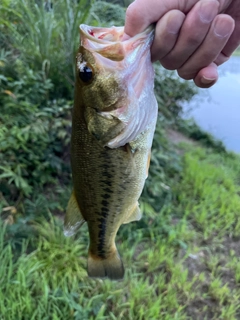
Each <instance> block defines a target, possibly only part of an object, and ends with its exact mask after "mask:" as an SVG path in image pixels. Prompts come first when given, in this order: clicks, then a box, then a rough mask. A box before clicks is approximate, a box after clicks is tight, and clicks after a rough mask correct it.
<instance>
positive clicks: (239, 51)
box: [233, 47, 240, 56]
mask: <svg viewBox="0 0 240 320" xmlns="http://www.w3.org/2000/svg"><path fill="white" fill-rule="evenodd" d="M233 55H234V56H240V47H238V48H237V49H236V50H235V51H234V52H233Z"/></svg>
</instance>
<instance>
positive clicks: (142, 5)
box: [124, 0, 199, 37]
mask: <svg viewBox="0 0 240 320" xmlns="http://www.w3.org/2000/svg"><path fill="white" fill-rule="evenodd" d="M198 1H199V0H182V1H178V0H148V1H146V0H135V1H134V2H133V3H132V4H130V6H129V7H128V8H127V11H126V21H125V28H124V33H125V34H127V35H128V36H130V37H133V36H135V35H136V34H138V33H140V32H142V31H144V30H145V29H146V28H147V27H148V26H149V25H150V24H152V23H154V22H157V21H158V20H159V19H160V18H161V17H162V16H163V15H164V14H165V13H167V12H168V11H170V10H174V9H176V10H180V11H182V12H183V13H187V12H188V11H189V10H190V9H191V8H192V7H193V6H194V5H195V4H196V3H197V2H198Z"/></svg>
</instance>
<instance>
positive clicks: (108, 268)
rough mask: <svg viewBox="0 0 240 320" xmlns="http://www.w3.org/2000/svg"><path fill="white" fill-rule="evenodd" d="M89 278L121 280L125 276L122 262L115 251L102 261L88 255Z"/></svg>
mask: <svg viewBox="0 0 240 320" xmlns="http://www.w3.org/2000/svg"><path fill="white" fill-rule="evenodd" d="M88 276H89V277H91V278H109V279H111V280H121V279H123V276H124V266H123V263H122V260H121V258H120V256H119V254H118V251H117V250H115V251H114V253H113V254H112V255H111V256H110V257H108V258H106V259H102V258H100V257H96V256H94V255H92V254H91V253H90V252H89V254H88Z"/></svg>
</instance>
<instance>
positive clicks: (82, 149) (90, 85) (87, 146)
mask: <svg viewBox="0 0 240 320" xmlns="http://www.w3.org/2000/svg"><path fill="white" fill-rule="evenodd" d="M123 34H124V27H111V28H101V27H91V26H87V25H84V24H81V25H80V38H81V42H80V46H79V50H78V52H77V54H76V82H75V96H74V106H73V111H72V135H71V167H72V179H73V191H72V194H71V196H70V199H69V202H68V205H67V209H66V215H65V219H64V234H65V235H66V236H72V235H74V234H75V233H76V232H77V231H78V229H79V228H80V227H81V226H82V225H83V223H84V222H86V223H87V226H88V232H89V238H90V241H89V248H88V259H87V272H88V276H89V277H92V278H109V279H111V280H121V279H123V277H124V265H123V262H122V260H121V258H120V255H119V253H118V250H117V247H116V244H115V238H116V234H117V232H118V229H119V228H120V226H121V225H122V224H126V223H129V222H132V221H138V220H140V219H141V217H142V213H141V210H140V208H139V202H138V200H139V197H140V195H141V193H142V190H143V187H144V183H145V179H146V178H147V176H148V169H149V164H150V156H151V146H152V140H153V135H154V131H155V126H156V121H157V115H158V105H157V101H156V98H155V95H154V69H153V66H152V63H151V54H150V48H151V44H152V41H153V38H154V28H153V27H152V26H150V27H148V28H147V29H146V30H145V31H144V32H142V33H140V34H138V35H136V36H134V37H132V38H130V39H128V40H123Z"/></svg>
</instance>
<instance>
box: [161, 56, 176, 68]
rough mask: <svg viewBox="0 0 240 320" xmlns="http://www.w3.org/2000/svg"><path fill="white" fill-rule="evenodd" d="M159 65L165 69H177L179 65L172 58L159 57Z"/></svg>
mask: <svg viewBox="0 0 240 320" xmlns="http://www.w3.org/2000/svg"><path fill="white" fill-rule="evenodd" d="M160 63H161V65H162V66H163V67H164V68H165V69H167V70H176V69H178V67H179V65H178V64H177V63H176V62H175V61H174V60H172V59H166V58H164V59H161V60H160Z"/></svg>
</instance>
